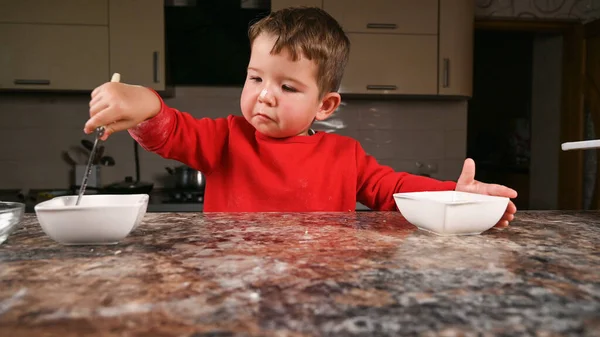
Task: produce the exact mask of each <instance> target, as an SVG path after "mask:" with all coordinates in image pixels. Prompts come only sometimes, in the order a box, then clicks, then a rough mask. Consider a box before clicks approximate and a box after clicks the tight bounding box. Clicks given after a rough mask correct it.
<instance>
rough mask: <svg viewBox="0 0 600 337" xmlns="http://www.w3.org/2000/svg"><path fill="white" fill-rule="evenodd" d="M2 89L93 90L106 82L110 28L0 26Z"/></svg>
mask: <svg viewBox="0 0 600 337" xmlns="http://www.w3.org/2000/svg"><path fill="white" fill-rule="evenodd" d="M0 46H2V47H1V48H0V69H2V71H0V89H23V90H31V89H35V90H50V89H51V90H92V89H93V88H94V87H96V86H97V85H98V84H99V83H102V82H103V81H106V79H107V78H108V76H109V72H108V27H106V26H73V25H57V24H53V25H43V24H17V23H0Z"/></svg>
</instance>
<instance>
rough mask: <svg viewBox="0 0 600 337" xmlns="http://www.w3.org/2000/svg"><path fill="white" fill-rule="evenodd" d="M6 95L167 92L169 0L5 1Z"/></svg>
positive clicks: (1, 55)
mask: <svg viewBox="0 0 600 337" xmlns="http://www.w3.org/2000/svg"><path fill="white" fill-rule="evenodd" d="M0 8H2V10H1V11H0V45H1V46H2V48H0V69H4V70H5V71H2V72H0V89H8V90H61V91H63V90H66V91H69V90H71V91H91V90H93V89H94V88H95V87H97V86H98V85H101V84H102V83H104V82H107V81H109V80H110V76H111V74H112V73H115V72H118V73H121V78H122V80H123V82H127V83H132V84H139V85H143V86H147V87H151V88H153V89H155V90H157V91H161V90H164V89H165V88H166V85H165V82H166V74H165V72H166V69H165V64H166V62H165V46H164V44H165V42H164V41H165V34H164V1H163V0H21V1H9V0H0Z"/></svg>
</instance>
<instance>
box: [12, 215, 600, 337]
mask: <svg viewBox="0 0 600 337" xmlns="http://www.w3.org/2000/svg"><path fill="white" fill-rule="evenodd" d="M599 246H600V213H599V212H587V213H584V212H582V213H576V212H554V211H548V212H520V213H518V216H517V220H516V221H515V222H514V225H512V226H511V227H509V228H508V229H505V230H490V231H487V232H485V233H483V234H482V235H476V236H464V237H440V236H436V235H433V234H430V233H427V232H424V231H420V230H418V229H416V228H415V227H414V226H412V225H410V224H408V223H407V222H406V221H405V220H404V219H403V218H402V216H401V215H400V214H399V213H397V212H358V213H312V214H279V213H269V214H260V213H254V214H216V213H205V214H202V213H153V214H147V215H146V218H145V221H144V223H142V225H141V226H140V227H138V228H137V229H136V230H135V231H134V232H133V233H131V235H130V236H129V237H127V238H126V239H125V240H124V241H123V242H121V243H120V244H118V245H115V246H62V245H59V244H57V243H55V242H54V241H52V240H51V239H50V238H48V237H47V236H46V235H45V234H44V233H43V232H42V231H41V229H40V227H39V224H38V223H37V220H36V218H35V215H33V214H27V215H26V217H25V219H24V221H23V223H22V225H21V228H20V229H19V230H17V231H16V232H14V233H13V235H12V236H11V237H9V239H8V241H6V242H5V243H4V244H3V245H1V246H0V335H1V336H12V337H17V336H59V335H60V336H80V335H82V336H83V335H85V336H100V335H102V336H186V337H187V336H189V337H191V336H195V337H200V336H334V335H335V336H337V335H343V336H348V335H351V336H397V335H403V336H406V335H417V336H496V335H501V336H517V335H519V336H523V335H525V336H598V335H599V334H600V249H599V248H598V247H599Z"/></svg>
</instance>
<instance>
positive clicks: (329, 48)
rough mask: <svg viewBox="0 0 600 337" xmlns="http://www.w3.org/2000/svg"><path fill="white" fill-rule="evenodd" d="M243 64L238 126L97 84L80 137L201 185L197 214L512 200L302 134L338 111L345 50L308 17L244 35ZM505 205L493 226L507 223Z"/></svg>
mask: <svg viewBox="0 0 600 337" xmlns="http://www.w3.org/2000/svg"><path fill="white" fill-rule="evenodd" d="M249 38H250V44H251V57H250V61H249V64H248V75H247V78H246V82H245V84H244V88H243V91H242V95H241V99H240V106H241V110H242V115H243V117H242V116H229V117H227V118H218V119H208V118H202V119H195V118H193V117H192V116H191V115H189V114H187V113H183V112H180V111H178V110H176V109H174V108H171V107H168V106H166V105H165V103H164V102H163V101H162V99H161V98H160V97H159V96H158V95H157V94H156V92H154V91H152V90H150V89H147V88H144V87H140V86H132V85H127V84H123V83H105V84H103V85H101V86H99V87H98V88H96V89H95V90H94V91H93V92H92V99H91V101H90V116H91V118H90V119H89V121H88V122H87V123H86V125H85V128H84V131H85V132H86V133H88V134H89V133H91V132H93V131H94V130H95V129H96V127H98V126H101V125H105V126H106V132H105V136H104V137H103V138H104V139H106V138H107V137H108V136H109V135H110V134H112V133H114V132H117V131H121V130H126V129H127V130H128V131H129V133H130V134H131V136H132V137H133V138H134V139H135V140H136V141H137V142H139V144H140V145H141V146H142V147H143V148H144V149H146V150H148V151H152V152H155V153H157V154H158V155H160V156H162V157H164V158H168V159H174V160H178V161H180V162H182V163H185V164H187V165H189V166H190V167H193V168H195V169H197V170H199V171H201V172H203V173H204V174H205V176H206V190H205V204H204V211H205V212H218V211H226V212H237V211H250V212H258V211H261V212H265V211H298V212H299V211H353V210H354V209H355V205H356V201H357V200H358V201H360V202H361V203H363V204H365V205H366V206H368V207H370V208H371V209H374V210H395V209H396V205H395V202H394V198H393V196H392V195H393V194H394V193H396V192H409V191H426V190H429V191H431V190H454V189H456V190H458V191H467V192H475V193H482V194H493V195H501V196H506V197H510V198H514V197H516V192H515V191H514V190H512V189H509V188H507V187H504V186H499V185H490V184H484V183H481V182H478V181H475V180H474V174H475V167H474V163H473V161H472V160H470V159H467V160H466V161H465V165H464V168H463V172H462V174H461V176H460V178H459V179H458V182H456V183H455V182H451V181H447V182H443V181H438V180H435V179H431V178H426V177H421V176H416V175H411V174H408V173H403V172H394V171H393V170H392V169H391V168H390V167H387V166H382V165H379V164H378V163H377V162H376V160H375V159H374V158H373V157H371V156H368V155H367V154H366V153H365V152H364V150H363V149H362V147H361V146H360V144H359V143H358V142H357V141H356V140H354V139H352V138H349V137H344V136H340V135H336V134H328V133H323V132H316V133H315V132H313V131H312V130H311V129H310V126H311V124H312V123H313V121H314V120H325V119H327V118H328V117H329V116H330V115H331V114H332V113H333V112H334V111H335V110H336V108H337V107H338V105H339V104H340V95H339V93H337V90H338V88H339V85H340V82H341V78H342V74H343V71H344V67H345V65H346V63H347V60H348V53H349V48H350V43H349V40H348V38H347V37H346V35H345V34H344V32H343V30H342V28H341V27H340V26H339V24H338V23H337V22H336V21H335V20H334V19H333V18H332V17H331V16H330V15H328V14H327V13H326V12H325V11H323V10H321V9H318V8H287V9H282V10H280V11H277V12H274V13H271V14H270V15H269V16H267V17H266V18H263V19H262V20H260V21H259V22H257V23H256V24H254V25H252V27H251V28H250V30H249ZM515 212H516V208H515V206H514V204H513V203H512V202H510V203H509V207H508V208H507V210H506V214H505V216H504V217H503V219H502V220H501V221H500V222H499V224H498V225H497V226H499V227H504V226H507V225H508V221H510V220H512V219H513V214H514V213H515Z"/></svg>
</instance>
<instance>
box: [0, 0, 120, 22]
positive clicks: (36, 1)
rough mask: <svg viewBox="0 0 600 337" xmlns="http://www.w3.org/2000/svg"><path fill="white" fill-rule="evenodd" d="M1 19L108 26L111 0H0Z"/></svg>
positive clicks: (7, 20) (0, 20) (1, 20)
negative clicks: (109, 0)
mask: <svg viewBox="0 0 600 337" xmlns="http://www.w3.org/2000/svg"><path fill="white" fill-rule="evenodd" d="M0 22H5V23H58V24H74V25H75V24H82V25H105V26H106V25H107V24H108V0H18V1H15V0H0Z"/></svg>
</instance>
